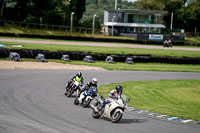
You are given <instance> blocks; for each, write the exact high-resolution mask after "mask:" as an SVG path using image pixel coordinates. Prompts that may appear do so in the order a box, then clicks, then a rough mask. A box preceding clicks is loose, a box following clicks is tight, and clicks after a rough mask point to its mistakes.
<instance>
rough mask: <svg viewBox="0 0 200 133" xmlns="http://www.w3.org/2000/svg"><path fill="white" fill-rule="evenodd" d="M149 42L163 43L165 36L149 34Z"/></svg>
mask: <svg viewBox="0 0 200 133" xmlns="http://www.w3.org/2000/svg"><path fill="white" fill-rule="evenodd" d="M149 40H158V41H162V40H163V35H153V34H149Z"/></svg>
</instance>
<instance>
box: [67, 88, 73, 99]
mask: <svg viewBox="0 0 200 133" xmlns="http://www.w3.org/2000/svg"><path fill="white" fill-rule="evenodd" d="M73 93H74V89H73V88H71V89H70V90H69V91H68V93H67V97H70V96H71V95H72V94H73Z"/></svg>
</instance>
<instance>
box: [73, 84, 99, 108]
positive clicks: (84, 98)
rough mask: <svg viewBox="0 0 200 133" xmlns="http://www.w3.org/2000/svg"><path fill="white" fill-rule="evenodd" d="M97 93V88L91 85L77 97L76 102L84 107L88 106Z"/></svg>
mask: <svg viewBox="0 0 200 133" xmlns="http://www.w3.org/2000/svg"><path fill="white" fill-rule="evenodd" d="M97 93H98V92H97V88H96V87H91V88H89V89H88V90H85V91H84V92H82V93H81V94H80V96H79V97H77V98H75V100H74V104H75V105H78V104H81V105H82V106H83V107H84V108H86V107H88V105H89V104H90V102H91V101H92V99H93V98H94V97H96V96H97Z"/></svg>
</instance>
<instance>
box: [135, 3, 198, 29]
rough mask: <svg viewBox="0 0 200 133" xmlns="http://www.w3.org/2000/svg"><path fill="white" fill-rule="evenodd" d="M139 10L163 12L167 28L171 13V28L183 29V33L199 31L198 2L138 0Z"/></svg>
mask: <svg viewBox="0 0 200 133" xmlns="http://www.w3.org/2000/svg"><path fill="white" fill-rule="evenodd" d="M138 8H139V9H150V10H165V11H168V14H167V15H166V16H165V18H164V21H165V22H166V25H167V27H170V24H171V13H172V12H173V28H176V29H185V31H192V32H193V31H194V29H195V27H196V29H197V31H200V20H199V18H200V1H199V0H191V1H190V2H186V0H139V1H138Z"/></svg>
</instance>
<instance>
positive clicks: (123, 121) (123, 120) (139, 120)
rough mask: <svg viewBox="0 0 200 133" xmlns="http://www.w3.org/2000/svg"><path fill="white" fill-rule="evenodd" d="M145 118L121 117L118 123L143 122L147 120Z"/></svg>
mask: <svg viewBox="0 0 200 133" xmlns="http://www.w3.org/2000/svg"><path fill="white" fill-rule="evenodd" d="M147 121H148V120H147V119H122V120H120V121H119V122H118V123H119V124H131V123H144V122H147Z"/></svg>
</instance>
